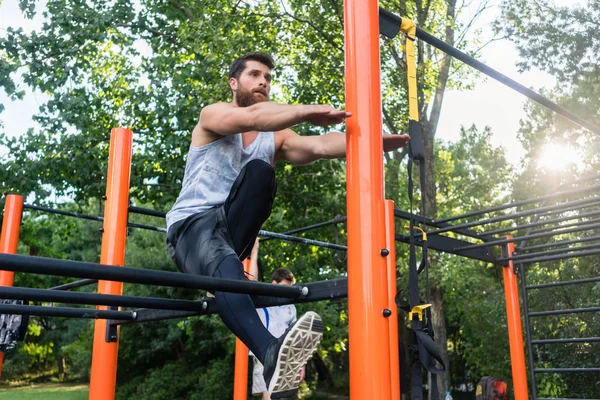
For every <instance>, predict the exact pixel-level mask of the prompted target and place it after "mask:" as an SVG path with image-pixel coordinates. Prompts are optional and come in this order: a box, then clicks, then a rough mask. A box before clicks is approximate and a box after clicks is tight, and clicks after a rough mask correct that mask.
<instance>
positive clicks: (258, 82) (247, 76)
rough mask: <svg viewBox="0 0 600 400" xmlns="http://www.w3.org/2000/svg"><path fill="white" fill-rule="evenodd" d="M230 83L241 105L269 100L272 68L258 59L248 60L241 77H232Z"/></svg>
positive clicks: (235, 97) (235, 98) (236, 100)
mask: <svg viewBox="0 0 600 400" xmlns="http://www.w3.org/2000/svg"><path fill="white" fill-rule="evenodd" d="M229 85H230V86H231V90H233V93H234V100H235V102H236V103H237V105H238V106H240V107H248V106H251V105H253V104H256V103H260V102H263V101H269V94H270V93H271V70H270V69H269V68H268V67H267V66H266V65H264V64H262V63H260V62H258V61H252V60H248V61H246V68H245V69H244V71H242V73H241V75H240V78H239V79H235V78H230V79H229Z"/></svg>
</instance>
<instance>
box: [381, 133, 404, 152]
mask: <svg viewBox="0 0 600 400" xmlns="http://www.w3.org/2000/svg"><path fill="white" fill-rule="evenodd" d="M409 141H410V136H408V135H385V134H384V135H383V151H384V152H388V151H394V150H397V149H399V148H400V147H404V146H406V145H407V144H408V142H409Z"/></svg>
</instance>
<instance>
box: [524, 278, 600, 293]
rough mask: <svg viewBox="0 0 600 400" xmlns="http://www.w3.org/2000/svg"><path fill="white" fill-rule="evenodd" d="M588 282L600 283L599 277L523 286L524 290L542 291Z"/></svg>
mask: <svg viewBox="0 0 600 400" xmlns="http://www.w3.org/2000/svg"><path fill="white" fill-rule="evenodd" d="M590 282H600V277H596V278H584V279H574V280H572V281H563V282H552V283H542V284H540V285H530V286H525V288H526V289H528V290H530V289H543V288H549V287H555V286H567V285H578V284H582V283H590Z"/></svg>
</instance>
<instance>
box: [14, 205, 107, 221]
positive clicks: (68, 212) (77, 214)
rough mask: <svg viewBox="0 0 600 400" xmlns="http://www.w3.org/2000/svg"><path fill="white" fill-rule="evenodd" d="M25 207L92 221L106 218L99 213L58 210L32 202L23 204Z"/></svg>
mask: <svg viewBox="0 0 600 400" xmlns="http://www.w3.org/2000/svg"><path fill="white" fill-rule="evenodd" d="M23 209H29V210H35V211H43V212H47V213H50V214H60V215H66V216H69V217H75V218H82V219H89V220H92V221H100V222H102V221H104V218H102V217H99V216H97V215H87V214H81V213H78V212H74V211H63V210H56V209H53V208H48V207H41V206H34V205H32V204H23Z"/></svg>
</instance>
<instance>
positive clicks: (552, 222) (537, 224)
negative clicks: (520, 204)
mask: <svg viewBox="0 0 600 400" xmlns="http://www.w3.org/2000/svg"><path fill="white" fill-rule="evenodd" d="M593 215H600V211H592V212H588V213H583V214H579V215H572V216H567V217H561V218H554V219H547V220H544V221H538V222H532V223H530V224H525V225H517V226H513V227H509V228H501V229H496V230H493V231H485V232H482V233H481V234H484V233H485V234H487V235H497V234H499V233H506V232H514V231H520V230H523V229H527V228H535V227H536V226H542V225H549V224H554V223H557V222H563V221H569V220H572V219H578V218H585V217H591V216H593ZM588 222H589V221H588ZM561 227H563V228H566V227H567V225H562V226H561ZM545 229H550V228H545ZM552 229H556V227H554V228H552ZM539 232H541V230H535V231H530V232H528V234H530V233H539Z"/></svg>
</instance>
